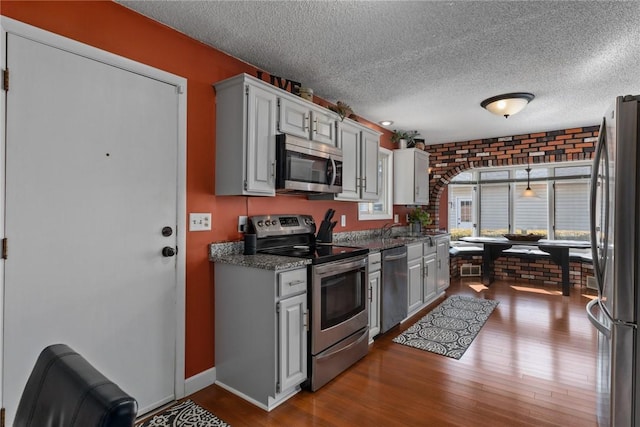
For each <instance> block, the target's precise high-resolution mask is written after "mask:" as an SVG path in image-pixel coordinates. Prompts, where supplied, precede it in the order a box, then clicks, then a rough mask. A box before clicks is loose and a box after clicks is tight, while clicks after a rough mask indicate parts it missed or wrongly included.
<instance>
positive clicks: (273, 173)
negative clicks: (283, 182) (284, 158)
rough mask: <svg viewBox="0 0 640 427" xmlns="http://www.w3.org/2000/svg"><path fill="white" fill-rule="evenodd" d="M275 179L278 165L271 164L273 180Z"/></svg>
mask: <svg viewBox="0 0 640 427" xmlns="http://www.w3.org/2000/svg"><path fill="white" fill-rule="evenodd" d="M275 177H276V164H275V163H271V178H275Z"/></svg>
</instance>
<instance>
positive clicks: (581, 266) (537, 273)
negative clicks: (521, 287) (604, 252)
mask: <svg viewBox="0 0 640 427" xmlns="http://www.w3.org/2000/svg"><path fill="white" fill-rule="evenodd" d="M463 264H473V265H480V266H481V265H482V256H481V255H458V256H454V257H451V261H450V264H449V272H450V274H451V278H459V277H460V266H461V265H463ZM494 272H495V279H496V280H505V281H507V280H510V281H514V280H517V281H518V283H522V282H525V283H529V284H532V285H543V286H552V287H557V288H558V289H561V288H562V270H561V269H560V266H559V265H557V264H556V263H554V262H553V261H551V259H549V258H538V259H531V258H523V257H516V256H502V257H499V258H498V259H496V260H495V263H494ZM589 276H593V266H592V265H591V263H590V262H586V261H570V263H569V279H570V282H571V286H572V287H573V288H576V287H578V288H582V289H586V286H587V277H589ZM478 280H480V278H478Z"/></svg>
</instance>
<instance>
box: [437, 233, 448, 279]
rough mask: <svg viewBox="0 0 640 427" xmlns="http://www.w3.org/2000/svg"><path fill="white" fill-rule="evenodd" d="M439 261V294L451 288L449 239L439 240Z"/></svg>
mask: <svg viewBox="0 0 640 427" xmlns="http://www.w3.org/2000/svg"><path fill="white" fill-rule="evenodd" d="M436 253H437V261H438V266H437V268H438V279H437V280H438V292H441V291H443V290H445V289H447V288H448V287H449V239H448V238H443V239H438V243H437V249H436Z"/></svg>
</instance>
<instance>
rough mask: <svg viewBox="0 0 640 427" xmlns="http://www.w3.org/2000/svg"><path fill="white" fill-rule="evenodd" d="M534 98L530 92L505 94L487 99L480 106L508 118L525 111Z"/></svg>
mask: <svg viewBox="0 0 640 427" xmlns="http://www.w3.org/2000/svg"><path fill="white" fill-rule="evenodd" d="M533 98H535V95H534V94H532V93H529V92H513V93H505V94H503V95H497V96H492V97H491V98H487V99H485V100H484V101H482V102H481V103H480V106H481V107H482V108H485V109H486V110H487V111H489V112H491V113H493V114H495V115H498V116H504V117H505V118H508V117H509V116H512V115H514V114H516V113H519V112H520V111H522V110H524V107H526V106H527V104H528V103H529V102H531V101H532V100H533Z"/></svg>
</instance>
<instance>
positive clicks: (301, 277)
mask: <svg viewBox="0 0 640 427" xmlns="http://www.w3.org/2000/svg"><path fill="white" fill-rule="evenodd" d="M306 290H307V269H306V268H299V269H297V270H290V271H283V272H282V273H278V296H280V297H285V296H287V295H294V294H297V293H300V292H304V291H306Z"/></svg>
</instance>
